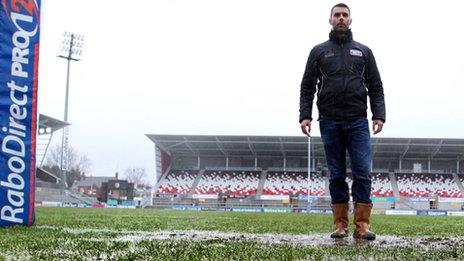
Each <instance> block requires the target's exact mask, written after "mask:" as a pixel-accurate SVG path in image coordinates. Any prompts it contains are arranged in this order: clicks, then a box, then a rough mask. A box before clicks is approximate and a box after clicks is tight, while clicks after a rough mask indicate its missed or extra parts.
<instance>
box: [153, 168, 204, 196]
mask: <svg viewBox="0 0 464 261" xmlns="http://www.w3.org/2000/svg"><path fill="white" fill-rule="evenodd" d="M197 174H198V171H196V170H171V171H170V172H169V174H168V175H167V176H166V177H165V178H164V179H162V180H161V181H160V183H159V186H158V189H157V190H156V193H157V194H187V193H188V192H189V191H190V188H191V187H192V184H193V181H194V180H195V177H196V175H197Z"/></svg>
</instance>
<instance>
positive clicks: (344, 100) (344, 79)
mask: <svg viewBox="0 0 464 261" xmlns="http://www.w3.org/2000/svg"><path fill="white" fill-rule="evenodd" d="M341 49H342V63H343V101H342V104H343V107H345V102H346V62H345V49H344V48H343V43H341ZM345 112H346V110H343V114H345ZM344 118H345V117H344Z"/></svg>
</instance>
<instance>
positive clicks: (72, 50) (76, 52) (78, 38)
mask: <svg viewBox="0 0 464 261" xmlns="http://www.w3.org/2000/svg"><path fill="white" fill-rule="evenodd" d="M83 44H84V36H83V35H80V34H74V33H70V32H65V33H64V34H63V41H62V42H61V47H60V52H59V54H58V57H59V58H63V59H66V60H67V66H68V67H67V70H66V96H65V103H64V121H65V122H68V102H69V97H68V96H69V95H68V94H69V71H70V68H71V61H76V62H77V61H79V60H80V57H81V55H82V46H83ZM68 135H69V132H68V126H65V127H64V128H63V136H62V140H61V164H60V169H61V178H62V185H63V186H62V189H61V196H62V197H63V199H64V194H65V192H64V190H65V188H66V174H67V171H68V170H69V166H68V164H69V162H68V160H69V157H68Z"/></svg>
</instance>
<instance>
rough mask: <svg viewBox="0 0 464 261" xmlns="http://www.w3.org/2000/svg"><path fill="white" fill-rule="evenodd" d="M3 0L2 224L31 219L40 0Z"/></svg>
mask: <svg viewBox="0 0 464 261" xmlns="http://www.w3.org/2000/svg"><path fill="white" fill-rule="evenodd" d="M0 2H1V4H0V227H5V226H11V225H17V224H22V225H32V224H33V223H34V216H35V214H34V189H35V147H36V133H37V84H38V66H39V24H40V23H39V20H40V0H0Z"/></svg>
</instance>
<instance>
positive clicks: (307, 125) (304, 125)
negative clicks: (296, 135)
mask: <svg viewBox="0 0 464 261" xmlns="http://www.w3.org/2000/svg"><path fill="white" fill-rule="evenodd" d="M301 131H302V132H303V133H304V134H305V135H306V136H309V133H310V132H311V120H309V119H305V120H303V121H302V122H301Z"/></svg>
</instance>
